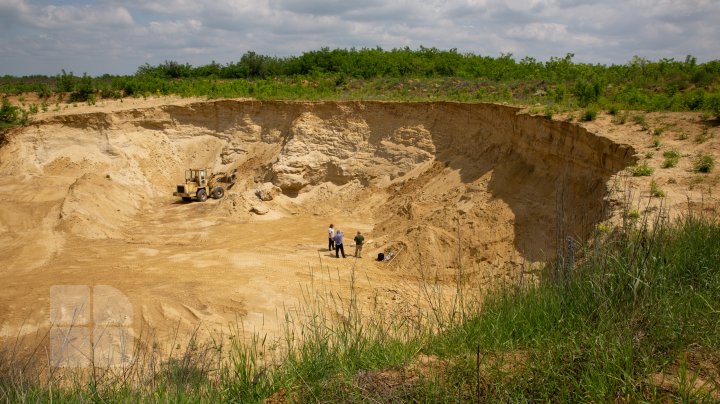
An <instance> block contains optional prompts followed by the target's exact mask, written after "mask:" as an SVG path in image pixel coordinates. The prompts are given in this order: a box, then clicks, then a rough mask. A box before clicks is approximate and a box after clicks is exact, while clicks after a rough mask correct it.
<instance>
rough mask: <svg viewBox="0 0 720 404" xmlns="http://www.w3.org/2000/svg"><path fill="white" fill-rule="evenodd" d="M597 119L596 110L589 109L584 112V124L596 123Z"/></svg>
mask: <svg viewBox="0 0 720 404" xmlns="http://www.w3.org/2000/svg"><path fill="white" fill-rule="evenodd" d="M596 117H597V110H596V109H595V108H587V109H586V110H585V111H583V114H582V120H583V121H584V122H589V121H594V120H595V118H596Z"/></svg>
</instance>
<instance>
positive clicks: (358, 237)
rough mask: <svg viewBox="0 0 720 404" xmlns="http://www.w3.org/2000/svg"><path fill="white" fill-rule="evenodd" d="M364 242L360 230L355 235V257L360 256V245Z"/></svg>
mask: <svg viewBox="0 0 720 404" xmlns="http://www.w3.org/2000/svg"><path fill="white" fill-rule="evenodd" d="M364 243H365V237H363V235H362V234H361V233H360V232H357V235H356V236H355V258H362V247H363V244H364Z"/></svg>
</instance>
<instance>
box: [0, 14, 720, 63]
mask: <svg viewBox="0 0 720 404" xmlns="http://www.w3.org/2000/svg"><path fill="white" fill-rule="evenodd" d="M0 36H1V38H2V39H1V40H0V75H4V74H11V75H29V74H48V75H54V74H57V73H59V72H60V69H65V70H67V71H72V72H74V73H75V74H82V73H83V72H87V73H88V74H91V75H100V74H103V73H111V74H132V73H134V72H135V70H136V69H137V67H138V66H140V65H142V64H144V63H146V62H147V63H150V64H153V65H155V64H158V63H162V62H163V61H165V60H175V61H178V62H182V63H185V62H188V63H190V64H192V65H196V66H197V65H202V64H207V63H210V62H211V61H213V60H214V61H216V62H218V63H222V64H224V63H228V62H235V61H237V60H239V59H240V56H242V54H243V53H245V52H247V51H255V52H257V53H260V54H264V55H271V56H289V55H298V54H301V53H302V52H304V51H309V50H316V49H319V48H320V47H330V48H350V47H356V48H361V47H376V46H380V47H382V48H383V49H392V48H400V47H405V46H409V47H410V48H413V49H416V48H418V47H419V46H420V45H422V46H425V47H436V48H439V49H451V48H456V49H457V50H458V51H460V52H472V53H475V54H481V55H489V56H499V55H500V54H501V53H512V54H513V55H514V56H515V57H516V58H517V59H520V58H522V57H525V56H532V57H535V58H537V59H539V60H547V59H548V58H549V57H551V56H564V55H565V54H566V53H568V52H573V53H575V60H576V61H582V62H593V63H596V62H599V63H607V64H609V63H625V62H627V61H628V60H630V59H631V58H632V57H633V56H634V55H639V56H642V57H646V58H649V59H653V60H657V59H660V58H666V57H667V58H676V59H684V57H685V55H688V54H691V55H694V56H696V57H697V58H698V60H700V61H707V60H715V59H720V0H506V1H499V0H427V1H419V0H364V1H358V0H215V1H207V0H97V1H94V2H93V1H89V0H0Z"/></svg>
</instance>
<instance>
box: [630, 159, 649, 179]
mask: <svg viewBox="0 0 720 404" xmlns="http://www.w3.org/2000/svg"><path fill="white" fill-rule="evenodd" d="M629 170H630V173H631V174H632V175H633V177H649V176H650V175H652V173H653V172H654V171H655V170H654V169H653V168H652V167H650V166H648V163H647V161H645V160H643V162H642V163H640V164H638V165H635V166H632V167H630V168H629Z"/></svg>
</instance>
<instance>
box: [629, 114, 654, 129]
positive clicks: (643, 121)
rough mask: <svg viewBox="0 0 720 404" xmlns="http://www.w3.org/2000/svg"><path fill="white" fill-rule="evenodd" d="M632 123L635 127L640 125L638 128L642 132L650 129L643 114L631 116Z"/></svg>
mask: <svg viewBox="0 0 720 404" xmlns="http://www.w3.org/2000/svg"><path fill="white" fill-rule="evenodd" d="M633 122H635V123H636V124H637V125H640V128H642V130H648V129H650V127H649V126H648V123H647V119H646V118H645V114H636V115H633Z"/></svg>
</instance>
